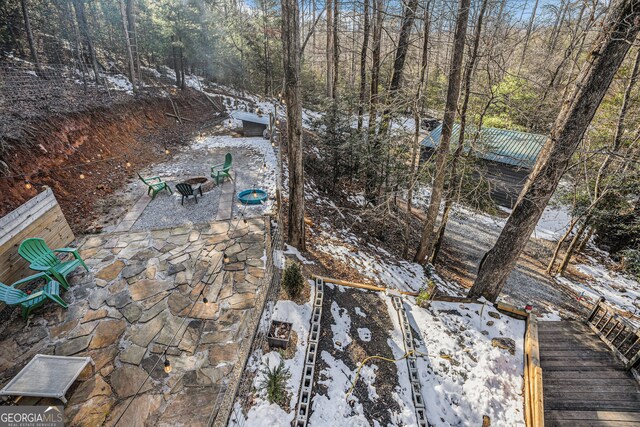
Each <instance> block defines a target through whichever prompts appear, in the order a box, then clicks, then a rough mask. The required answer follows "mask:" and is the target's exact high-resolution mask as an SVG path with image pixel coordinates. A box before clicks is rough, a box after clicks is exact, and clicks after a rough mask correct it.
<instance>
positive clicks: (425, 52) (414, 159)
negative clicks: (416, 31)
mask: <svg viewBox="0 0 640 427" xmlns="http://www.w3.org/2000/svg"><path fill="white" fill-rule="evenodd" d="M430 10H431V0H427V4H426V5H425V6H424V17H423V25H424V28H423V35H422V60H421V61H420V77H419V78H418V87H417V89H416V94H415V97H414V99H413V122H414V124H415V125H414V129H413V144H412V147H411V169H410V176H409V189H408V191H407V216H406V219H405V227H404V247H403V248H402V257H403V258H406V257H407V256H408V255H409V232H410V230H411V217H412V215H413V214H412V212H411V211H412V209H413V187H414V186H415V185H416V182H417V176H418V155H419V151H420V125H421V123H420V122H421V119H420V118H421V117H422V110H423V109H424V101H423V99H422V97H423V91H422V88H423V86H424V83H425V81H426V80H428V76H427V73H428V71H429V31H430V29H431V15H430V13H431V12H430Z"/></svg>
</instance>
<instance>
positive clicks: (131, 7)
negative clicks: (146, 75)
mask: <svg viewBox="0 0 640 427" xmlns="http://www.w3.org/2000/svg"><path fill="white" fill-rule="evenodd" d="M126 15H127V34H128V36H129V47H130V48H131V56H132V58H133V60H134V63H135V73H136V74H137V75H138V78H142V76H141V75H140V52H139V51H138V33H137V30H136V1H135V0H126Z"/></svg>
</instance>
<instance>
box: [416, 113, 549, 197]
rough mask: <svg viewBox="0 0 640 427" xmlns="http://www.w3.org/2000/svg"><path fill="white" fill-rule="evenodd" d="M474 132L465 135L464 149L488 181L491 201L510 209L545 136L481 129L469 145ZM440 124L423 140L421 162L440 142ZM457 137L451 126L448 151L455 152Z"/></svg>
mask: <svg viewBox="0 0 640 427" xmlns="http://www.w3.org/2000/svg"><path fill="white" fill-rule="evenodd" d="M475 133H476V132H475V130H474V129H472V130H470V131H469V132H468V134H467V135H466V136H465V145H467V146H466V147H464V150H465V152H466V153H468V152H469V151H470V150H471V151H472V155H474V156H475V157H476V158H477V159H478V160H479V163H480V164H481V166H482V169H481V171H480V173H481V174H482V175H483V176H484V178H485V179H486V180H487V181H488V183H489V187H490V192H491V198H492V199H493V200H494V201H495V202H496V203H497V204H498V205H500V206H504V207H508V208H512V207H513V206H514V205H515V203H516V201H517V200H518V195H519V194H520V191H521V190H522V187H523V186H524V184H525V182H526V180H527V177H528V176H529V173H530V172H531V170H532V169H533V165H534V164H535V163H536V159H537V158H538V155H539V154H540V150H542V147H543V145H544V143H545V142H546V140H547V137H546V136H545V135H538V134H533V133H526V132H517V131H512V130H505V129H495V128H482V130H481V131H480V136H479V138H478V141H477V142H475V143H474V144H473V148H472V145H471V144H470V143H469V141H473V139H474V136H475ZM441 134H442V125H440V126H438V127H436V128H435V129H433V130H432V131H431V132H429V135H427V137H426V138H425V139H424V140H422V151H421V159H422V160H426V159H428V158H430V157H431V155H432V154H433V153H434V152H435V148H436V147H437V146H438V144H439V143H440V136H441ZM459 137H460V125H459V124H458V123H456V124H454V126H453V133H452V135H451V150H452V151H453V150H455V149H456V147H457V145H458V140H459Z"/></svg>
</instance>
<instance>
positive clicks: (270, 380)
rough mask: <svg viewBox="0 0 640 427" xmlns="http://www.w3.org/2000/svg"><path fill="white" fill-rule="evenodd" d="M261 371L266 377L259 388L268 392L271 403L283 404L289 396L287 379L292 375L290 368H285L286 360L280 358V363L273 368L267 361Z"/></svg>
mask: <svg viewBox="0 0 640 427" xmlns="http://www.w3.org/2000/svg"><path fill="white" fill-rule="evenodd" d="M260 372H261V373H262V374H263V375H264V378H263V379H262V381H260V383H259V384H258V387H259V389H260V390H265V391H266V392H267V400H268V401H269V403H276V404H278V405H280V406H282V405H283V404H284V403H285V399H286V397H287V380H288V379H289V378H290V377H291V374H290V373H289V369H287V368H285V366H284V362H283V361H282V360H280V363H279V364H278V365H277V366H274V367H273V368H271V367H270V366H269V364H268V363H266V362H265V364H264V367H263V368H262V369H261V370H260Z"/></svg>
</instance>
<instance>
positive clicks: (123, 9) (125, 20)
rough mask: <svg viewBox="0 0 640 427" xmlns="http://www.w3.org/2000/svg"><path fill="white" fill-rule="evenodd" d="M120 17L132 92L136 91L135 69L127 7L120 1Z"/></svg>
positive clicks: (122, 0)
mask: <svg viewBox="0 0 640 427" xmlns="http://www.w3.org/2000/svg"><path fill="white" fill-rule="evenodd" d="M120 16H121V18H122V27H123V32H124V40H125V46H126V50H127V62H128V65H129V80H130V81H131V86H132V87H133V90H134V91H135V90H136V67H135V64H134V62H133V51H132V49H131V37H130V35H129V28H130V25H129V22H128V15H127V6H126V5H125V3H124V0H120Z"/></svg>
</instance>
